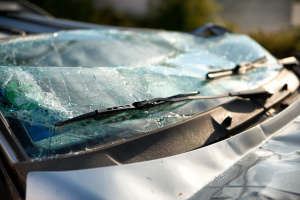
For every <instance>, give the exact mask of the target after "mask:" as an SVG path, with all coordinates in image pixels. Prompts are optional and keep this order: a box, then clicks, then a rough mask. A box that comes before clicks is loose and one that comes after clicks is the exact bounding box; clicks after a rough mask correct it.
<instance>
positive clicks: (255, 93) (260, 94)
mask: <svg viewBox="0 0 300 200" xmlns="http://www.w3.org/2000/svg"><path fill="white" fill-rule="evenodd" d="M199 93H200V92H191V93H187V94H178V95H175V96H170V97H166V98H154V99H150V100H145V101H137V102H134V103H132V104H131V105H130V104H127V105H121V106H115V107H109V108H104V109H97V110H95V111H93V112H89V113H86V114H83V115H79V116H77V117H74V118H71V119H68V120H65V121H60V122H57V123H55V124H54V126H63V125H66V124H70V123H74V122H78V121H82V120H85V119H91V118H97V117H100V116H106V115H108V116H110V115H112V114H118V113H121V112H123V111H127V110H141V109H145V108H150V107H154V106H157V105H160V104H163V103H166V102H179V101H187V100H200V99H215V98H224V97H235V96H236V97H241V98H251V99H267V98H269V97H270V96H272V93H270V92H269V91H267V90H265V89H264V88H258V89H254V90H244V91H240V92H231V93H228V94H222V95H213V96H193V95H196V94H199Z"/></svg>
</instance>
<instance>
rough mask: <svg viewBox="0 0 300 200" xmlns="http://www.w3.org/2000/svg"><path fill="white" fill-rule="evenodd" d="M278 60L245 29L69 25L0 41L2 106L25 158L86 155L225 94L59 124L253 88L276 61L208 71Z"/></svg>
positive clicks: (189, 112) (170, 121)
mask: <svg viewBox="0 0 300 200" xmlns="http://www.w3.org/2000/svg"><path fill="white" fill-rule="evenodd" d="M264 56H266V57H267V61H266V62H267V63H274V62H276V59H275V58H274V57H273V56H271V55H270V54H269V53H268V52H267V51H266V50H265V49H263V48H262V47H261V46H260V45H258V44H257V43H256V42H254V41H253V40H252V39H251V38H249V37H248V36H245V35H236V34H229V33H228V34H225V35H222V36H214V37H209V38H204V37H203V38H202V37H196V36H193V35H191V34H188V33H177V32H166V31H128V30H110V29H106V30H76V31H64V32H59V33H55V34H46V35H39V36H28V37H23V38H16V39H10V40H9V41H1V43H0V111H1V112H2V113H3V115H4V116H5V118H6V120H7V121H8V123H9V125H10V128H11V129H12V130H13V132H14V134H15V135H16V137H17V138H18V140H19V141H20V143H21V145H22V146H23V148H24V149H25V151H26V152H27V153H28V155H29V156H30V157H31V158H32V159H36V158H44V157H48V156H55V155H65V154H72V153H76V152H79V151H87V150H89V149H90V148H93V147H95V146H99V145H103V144H106V143H110V142H115V141H119V140H124V139H126V138H131V137H134V136H139V135H141V134H144V133H147V132H150V131H154V130H157V129H159V128H162V127H166V126H168V125H171V124H174V123H176V122H179V121H181V120H183V119H186V118H189V117H190V116H192V115H195V114H198V113H201V112H203V111H205V110H208V109H211V108H212V107H214V106H217V105H219V104H221V103H224V102H226V101H228V100H229V98H223V99H208V100H198V101H186V102H178V103H167V104H163V105H160V106H158V107H154V108H149V109H144V110H134V111H127V112H124V113H120V114H118V115H115V116H110V117H107V118H105V119H101V120H97V119H88V120H84V121H81V122H76V123H72V124H68V125H65V126H62V127H55V126H54V124H55V123H56V122H58V121H62V120H66V119H69V118H72V117H76V116H78V115H81V114H84V113H87V112H90V111H93V110H95V109H101V108H106V107H113V106H117V105H124V104H130V103H133V102H136V101H141V100H146V99H152V98H157V97H167V96H172V95H176V94H180V93H188V92H193V91H200V92H201V94H200V95H216V94H224V93H227V92H232V91H239V90H247V89H253V88H256V87H258V86H260V85H262V84H264V83H266V82H268V81H270V80H271V79H272V78H274V76H276V75H277V73H278V71H279V69H280V68H281V65H277V64H275V65H271V66H269V67H265V68H259V69H256V70H254V71H252V72H249V73H247V74H244V75H240V76H229V77H223V78H219V79H215V80H206V79H205V75H206V73H207V72H209V71H212V70H220V69H231V68H233V67H235V66H236V65H237V64H239V63H241V62H245V61H248V62H249V61H250V62H251V61H254V60H257V59H259V58H261V57H264Z"/></svg>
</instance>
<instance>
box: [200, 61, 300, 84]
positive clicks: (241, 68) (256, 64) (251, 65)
mask: <svg viewBox="0 0 300 200" xmlns="http://www.w3.org/2000/svg"><path fill="white" fill-rule="evenodd" d="M266 60H267V57H266V56H264V57H262V58H260V59H258V60H255V61H253V62H243V63H240V64H238V65H237V66H235V67H234V68H233V69H227V70H218V71H211V72H208V73H207V74H206V79H214V78H219V77H223V76H230V75H239V74H245V73H246V72H247V71H249V70H252V69H255V68H261V67H267V66H272V65H276V64H283V65H289V64H296V65H299V61H298V60H297V59H296V58H295V57H288V58H284V59H281V60H278V62H276V63H265V61H266Z"/></svg>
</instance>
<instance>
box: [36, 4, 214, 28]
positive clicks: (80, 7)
mask: <svg viewBox="0 0 300 200" xmlns="http://www.w3.org/2000/svg"><path fill="white" fill-rule="evenodd" d="M30 2H31V3H34V4H36V5H37V6H39V7H41V8H43V9H44V10H46V11H47V12H49V13H50V14H52V15H53V16H55V17H58V18H65V19H72V20H78V21H84V22H92V23H97V24H104V25H114V26H129V27H144V28H159V29H166V30H178V31H189V30H191V29H194V28H196V27H198V26H200V25H202V24H204V23H206V22H216V19H217V17H216V14H215V12H216V10H217V9H218V5H217V4H216V3H215V1H214V0H164V1H159V0H157V1H156V0H150V1H149V9H148V13H147V14H145V15H144V16H139V17H137V16H134V15H130V14H129V13H121V12H116V11H115V10H113V9H112V8H111V7H109V6H106V7H95V6H94V4H93V3H94V1H93V0H62V1H61V0H43V1H40V0H30Z"/></svg>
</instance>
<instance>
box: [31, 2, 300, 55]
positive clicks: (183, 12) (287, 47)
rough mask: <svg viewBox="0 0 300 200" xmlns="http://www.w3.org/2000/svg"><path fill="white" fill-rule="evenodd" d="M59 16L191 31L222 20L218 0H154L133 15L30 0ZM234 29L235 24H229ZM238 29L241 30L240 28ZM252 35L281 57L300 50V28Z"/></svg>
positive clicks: (90, 4) (83, 5)
mask: <svg viewBox="0 0 300 200" xmlns="http://www.w3.org/2000/svg"><path fill="white" fill-rule="evenodd" d="M30 2H32V3H34V4H36V5H38V6H40V7H41V8H43V9H45V10H46V11H47V12H49V13H50V14H52V15H53V16H55V17H58V18H64V19H71V20H77V21H85V22H91V23H97V24H103V25H114V26H126V27H143V28H155V29H166V30H177V31H190V30H192V29H194V28H196V27H198V26H200V25H202V24H205V23H207V22H215V23H220V20H219V19H218V14H217V12H218V11H219V10H220V9H221V7H220V5H218V4H217V3H216V2H215V1H214V0H163V1H160V0H150V1H149V2H150V4H149V12H148V13H147V14H145V15H144V16H139V17H137V16H133V15H130V14H128V13H122V12H116V11H114V10H113V9H112V8H111V7H109V6H107V7H95V6H94V4H93V2H94V1H93V0H43V1H40V0H30ZM228 26H229V27H231V28H233V29H235V28H234V26H233V25H230V24H229V25H228ZM236 32H238V31H236ZM246 34H249V35H250V36H251V37H252V38H254V39H255V40H256V41H257V42H258V43H260V44H261V45H262V46H263V47H265V48H266V49H267V50H268V51H270V52H271V53H272V54H273V55H275V56H276V57H277V58H283V57H287V56H290V55H292V53H293V52H295V51H298V52H300V28H295V29H292V30H289V31H285V32H278V33H264V32H260V31H254V32H250V33H246Z"/></svg>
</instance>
